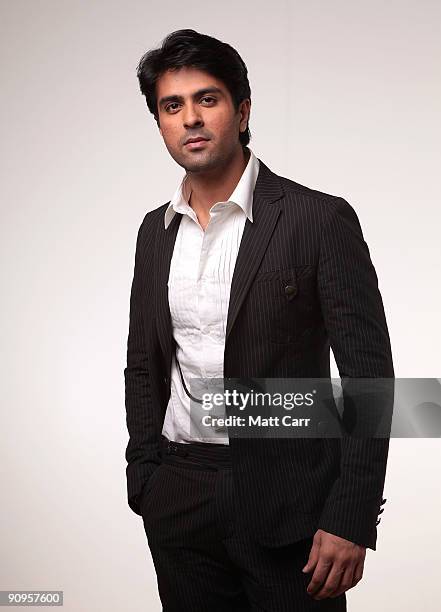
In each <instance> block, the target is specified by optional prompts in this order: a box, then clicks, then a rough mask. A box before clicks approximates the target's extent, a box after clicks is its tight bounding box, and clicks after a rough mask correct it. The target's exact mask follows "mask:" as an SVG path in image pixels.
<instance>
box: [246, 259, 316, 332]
mask: <svg viewBox="0 0 441 612" xmlns="http://www.w3.org/2000/svg"><path fill="white" fill-rule="evenodd" d="M315 270H316V267H315V266H314V265H301V266H294V267H291V268H286V269H283V270H270V271H262V272H258V273H257V274H256V276H255V278H254V281H253V300H254V304H255V311H256V312H257V313H258V315H257V320H258V324H259V325H260V326H261V327H263V329H264V335H265V336H266V337H267V338H268V339H269V340H270V341H271V342H275V343H278V344H290V343H295V342H299V341H301V340H302V341H303V340H307V339H308V337H309V336H310V335H311V334H312V333H313V331H314V312H315V305H316V300H317V294H316V275H315Z"/></svg>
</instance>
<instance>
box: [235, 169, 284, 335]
mask: <svg viewBox="0 0 441 612" xmlns="http://www.w3.org/2000/svg"><path fill="white" fill-rule="evenodd" d="M259 162H260V165H259V174H258V176H257V181H256V186H255V188H254V196H253V222H252V223H251V221H250V220H249V219H247V220H246V223H245V227H244V230H243V234H242V240H241V242H240V246H239V252H238V254H237V260H236V265H235V268H234V273H233V278H232V281H231V291H230V301H229V306H228V316H227V330H226V337H225V342H226V341H227V340H228V336H229V335H230V333H231V328H232V327H233V325H234V322H235V321H236V318H237V315H238V314H239V310H240V307H241V306H242V304H243V301H244V299H245V297H246V295H247V292H248V290H249V288H250V286H251V283H252V282H253V279H254V276H255V274H256V272H257V270H258V268H259V264H260V262H261V260H262V257H263V255H264V253H265V250H266V247H267V246H268V242H269V240H270V238H271V235H272V233H273V230H274V228H275V226H276V222H277V219H278V217H279V214H280V207H279V206H278V205H277V204H275V205H274V206H269V204H271V203H272V202H275V201H276V200H279V199H280V198H281V197H282V196H283V190H282V187H281V185H280V182H279V179H278V177H277V175H276V174H274V172H272V171H271V170H270V169H269V168H268V167H267V166H266V165H265V164H264V163H263V162H262V161H261V160H260V159H259Z"/></svg>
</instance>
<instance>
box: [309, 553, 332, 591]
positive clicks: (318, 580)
mask: <svg viewBox="0 0 441 612" xmlns="http://www.w3.org/2000/svg"><path fill="white" fill-rule="evenodd" d="M332 569H333V562H332V559H328V558H326V557H324V556H323V555H321V556H320V558H319V560H318V563H317V565H316V568H315V570H314V573H313V575H312V578H311V581H310V583H309V584H308V588H307V589H306V591H307V593H308V594H309V595H311V596H313V597H315V595H316V594H317V593H318V592H319V591H320V589H322V588H323V587H324V585H325V583H326V581H327V578H328V574H329V573H330V572H331V571H332ZM333 580H335V572H334V575H333Z"/></svg>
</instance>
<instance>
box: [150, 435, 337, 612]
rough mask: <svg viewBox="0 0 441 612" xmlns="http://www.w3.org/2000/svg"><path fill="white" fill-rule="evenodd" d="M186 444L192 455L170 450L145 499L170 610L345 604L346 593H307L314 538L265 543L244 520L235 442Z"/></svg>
mask: <svg viewBox="0 0 441 612" xmlns="http://www.w3.org/2000/svg"><path fill="white" fill-rule="evenodd" d="M180 446H181V447H184V448H185V447H186V448H187V449H189V448H190V449H191V450H190V453H189V456H188V457H185V458H183V457H182V456H175V455H169V454H164V456H163V461H162V464H161V467H160V468H158V469H157V470H156V471H155V473H154V475H153V477H152V479H151V480H150V481H149V485H148V489H147V492H146V493H144V494H143V496H142V498H141V504H140V507H141V512H142V517H143V521H144V528H145V532H146V535H147V540H148V544H149V548H150V551H151V554H152V559H153V562H154V565H155V570H156V574H157V580H158V590H159V596H160V598H161V602H162V606H163V607H162V609H163V610H164V612H187V611H188V612H206V611H207V610H210V612H211V611H213V612H227V611H228V612H259V611H260V612H262V611H264V610H265V611H266V612H270V611H271V612H285V611H286V612H288V611H289V612H292V611H293V610H295V611H296V612H306V611H312V610H316V611H318V610H322V611H323V612H324V611H325V610H326V611H327V612H344V611H345V610H346V595H345V594H344V593H343V594H342V595H340V596H339V597H337V598H333V599H331V598H327V599H324V600H322V601H317V600H314V599H313V598H312V597H311V596H310V595H308V594H307V591H306V589H307V585H308V583H309V581H310V579H311V575H312V573H309V574H305V573H303V572H302V567H303V566H304V565H305V564H306V562H307V559H308V555H309V551H310V549H311V545H312V538H305V539H304V540H302V541H301V542H296V543H295V544H292V545H289V546H287V547H282V548H277V549H274V548H263V547H261V546H259V545H258V544H256V542H255V541H253V539H250V537H249V535H248V534H247V533H245V532H244V531H243V530H242V529H241V528H240V525H238V521H237V518H238V512H237V510H236V507H235V500H236V496H235V495H234V493H233V477H232V470H231V462H230V461H229V455H228V451H229V449H228V446H226V445H224V444H222V445H220V446H221V447H223V448H221V449H220V450H218V449H213V446H217V445H213V444H204V445H203V448H204V450H203V452H202V453H201V452H200V451H199V449H198V451H199V452H195V450H194V444H192V443H190V444H181V445H180ZM221 451H225V452H221ZM216 456H217V457H216Z"/></svg>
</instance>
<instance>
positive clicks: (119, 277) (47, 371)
mask: <svg viewBox="0 0 441 612" xmlns="http://www.w3.org/2000/svg"><path fill="white" fill-rule="evenodd" d="M440 18H441V5H440V3H438V2H435V1H433V2H429V1H427V0H426V1H421V0H420V1H418V2H416V1H414V2H408V1H400V2H397V1H392V2H387V3H384V2H380V1H378V0H374V1H372V0H371V1H370V2H364V3H362V2H353V1H352V2H351V1H334V2H332V3H330V2H317V1H311V0H308V2H288V1H286V2H281V1H278V0H272V1H271V2H269V3H263V2H261V3H260V4H259V3H256V2H251V1H250V0H247V1H244V2H242V3H234V4H233V3H232V2H231V3H222V4H221V3H202V2H194V1H192V0H188V1H187V2H185V3H172V2H168V3H158V2H135V1H131V2H130V1H129V2H125V3H124V4H123V3H121V2H115V1H113V0H112V1H109V0H106V1H104V0H100V1H90V2H79V1H74V0H71V1H67V0H57V1H53V0H52V1H47V0H46V1H43V0H40V1H38V2H33V1H23V0H14V1H9V2H6V1H3V2H1V15H0V22H1V24H2V25H1V36H0V44H1V47H2V48H1V87H2V93H3V95H2V100H1V104H2V108H1V111H2V112H1V119H2V138H1V147H2V156H1V161H2V164H1V171H2V177H1V207H2V208H1V242H0V245H1V250H2V265H1V287H2V290H3V291H2V302H1V309H2V315H1V342H2V356H1V364H0V366H1V370H0V371H1V375H2V392H3V393H2V395H3V397H2V400H3V401H2V405H1V415H2V417H1V432H2V444H1V447H0V453H1V454H0V461H1V463H0V465H1V468H0V469H1V487H2V512H1V514H2V520H1V528H0V542H1V559H2V563H1V570H0V572H1V573H0V589H14V588H16V589H40V590H41V589H45V588H47V589H62V590H64V599H65V606H64V607H65V609H66V610H69V612H71V611H72V612H74V611H75V612H83V611H84V612H86V611H90V610H93V611H94V612H100V611H103V612H104V611H106V612H111V611H115V612H117V611H118V612H119V611H120V610H125V611H127V612H138V611H140V610H147V609H149V610H152V611H154V610H160V609H161V608H160V604H159V599H158V596H157V588H156V577H155V573H154V568H153V564H152V561H151V557H150V553H149V550H148V548H147V541H146V538H145V535H144V531H143V526H142V521H141V518H140V517H137V516H136V515H134V514H133V513H132V512H131V511H130V509H129V508H128V506H127V504H126V497H125V496H126V490H125V472H124V469H125V461H124V449H125V445H126V442H127V433H126V429H125V412H124V386H123V368H124V365H125V349H126V340H127V331H128V300H129V292H130V284H131V277H132V271H133V262H134V249H135V240H136V233H137V230H138V227H139V224H140V223H141V220H142V218H143V217H144V214H145V213H146V212H147V211H148V210H151V209H153V208H156V207H158V206H160V205H161V204H163V203H165V202H166V201H168V200H169V199H170V198H171V196H172V194H173V192H174V190H175V188H176V185H177V181H178V180H179V179H180V178H181V177H182V174H183V170H182V168H180V167H179V166H177V165H176V164H175V162H174V161H173V160H172V159H171V158H170V157H169V155H168V152H167V150H166V148H165V145H164V144H163V142H162V139H161V137H160V134H159V132H158V130H157V127H156V124H155V123H154V120H153V117H152V116H151V115H150V114H149V113H148V111H147V108H146V106H145V101H144V98H142V96H141V94H140V93H139V89H138V82H137V79H136V73H135V69H136V65H137V62H138V60H139V58H140V57H141V55H142V54H143V53H144V52H145V51H146V50H147V49H149V48H151V47H153V46H157V44H159V43H160V41H161V40H162V38H163V37H164V36H165V35H166V34H167V33H169V32H171V31H173V30H176V29H180V28H185V27H191V28H194V29H196V30H199V31H202V32H205V33H207V34H211V35H213V36H216V37H219V38H221V39H223V40H225V41H226V42H229V43H230V44H232V45H233V46H234V47H236V48H237V50H238V51H239V53H241V55H242V57H243V58H244V60H245V62H246V63H247V66H248V69H249V78H250V83H251V89H252V110H251V123H250V127H251V131H252V134H253V139H252V141H251V145H250V146H251V147H252V148H253V151H254V152H255V153H256V155H257V156H258V157H260V158H261V159H262V160H263V161H264V162H265V163H266V164H267V165H268V166H269V167H270V168H271V169H272V170H274V171H275V172H277V173H279V174H282V175H284V176H287V177H289V178H291V179H293V180H296V181H297V182H300V183H303V184H305V185H307V186H309V187H312V188H315V189H319V190H321V191H325V192H328V193H333V194H335V195H340V196H343V197H345V198H346V199H347V200H348V201H349V202H350V203H351V204H352V206H353V207H354V208H355V209H356V211H357V213H358V215H359V219H360V222H361V225H362V228H363V231H364V235H365V239H366V241H367V243H368V245H369V248H370V251H371V256H372V259H373V262H374V265H375V266H376V269H377V273H378V276H379V282H380V290H381V292H382V295H383V299H384V305H385V310H386V316H387V319H388V324H389V329H390V335H391V341H392V348H393V352H394V358H395V369H396V375H397V376H400V377H436V376H439V375H440V354H439V346H440V331H439V312H440V306H441V294H440V285H439V281H437V280H436V278H437V274H438V273H439V255H440V251H439V248H440V247H439V224H440V212H439V210H440V209H439V192H440V187H439V157H438V156H437V155H436V154H437V153H438V152H439V142H440V136H441V134H440V121H439V109H440V103H441V100H440V98H441V96H440V93H441V87H440V79H439V75H440V65H439V58H440V51H441V49H440V47H441V36H440ZM333 375H334V376H337V375H338V372H337V370H336V369H335V365H334V369H333ZM439 450H440V444H439V440H434V439H431V440H425V439H420V440H392V442H391V452H390V459H389V464H388V473H387V480H386V486H385V491H384V495H385V497H387V498H388V502H387V503H386V506H385V511H384V513H383V514H382V517H383V518H382V522H381V523H380V526H379V539H378V550H377V552H375V553H373V552H372V551H368V554H367V557H366V564H365V574H364V579H363V580H362V582H361V583H359V585H358V586H357V587H356V588H355V589H353V590H351V591H349V593H348V602H349V606H350V609H352V610H357V611H359V612H368V611H370V610H372V609H374V607H375V609H381V610H388V611H389V612H392V611H395V610H396V611H400V612H407V611H409V612H414V611H415V610H419V609H422V608H423V606H424V604H427V606H428V607H429V608H430V609H433V606H434V605H435V604H434V601H436V598H437V597H438V592H439V588H438V582H439V580H438V579H439V566H440V563H441V556H440V535H441V527H440V523H439V521H438V520H437V516H438V514H439V511H440V492H439V487H438V484H439V471H440V457H439ZM380 599H381V601H382V602H383V603H382V604H381V606H380V607H378V601H379V600H380Z"/></svg>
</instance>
